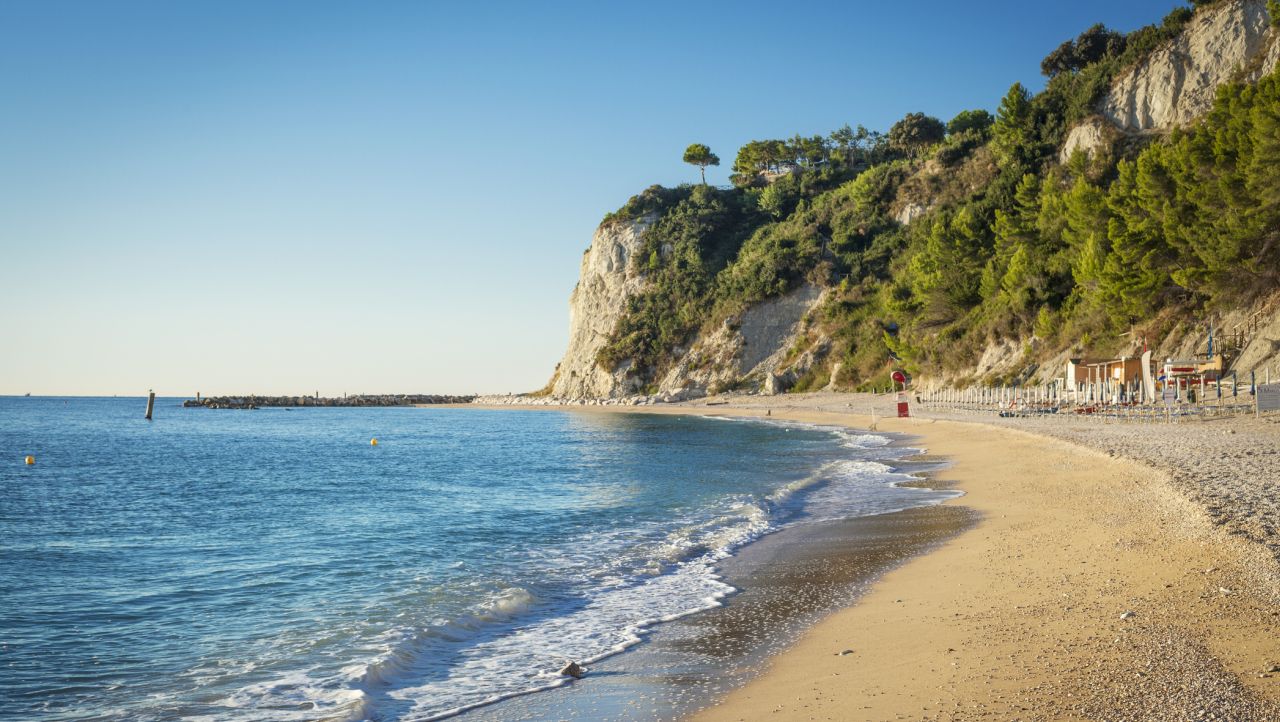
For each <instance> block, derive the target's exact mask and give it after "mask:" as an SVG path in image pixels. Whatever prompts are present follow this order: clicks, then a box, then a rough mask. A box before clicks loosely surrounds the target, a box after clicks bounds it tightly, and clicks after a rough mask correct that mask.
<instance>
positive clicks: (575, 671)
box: [560, 662, 586, 679]
mask: <svg viewBox="0 0 1280 722" xmlns="http://www.w3.org/2000/svg"><path fill="white" fill-rule="evenodd" d="M560 674H563V675H564V676H566V677H573V678H574V679H582V675H584V674H586V672H585V671H584V670H583V669H582V667H581V666H580V665H579V664H578V663H577V662H570V663H568V664H566V665H565V666H564V667H562V668H561V669H560Z"/></svg>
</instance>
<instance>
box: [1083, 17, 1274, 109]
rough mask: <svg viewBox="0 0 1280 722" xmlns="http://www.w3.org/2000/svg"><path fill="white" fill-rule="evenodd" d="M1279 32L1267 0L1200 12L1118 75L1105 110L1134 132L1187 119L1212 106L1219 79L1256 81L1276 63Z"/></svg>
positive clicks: (1219, 83)
mask: <svg viewBox="0 0 1280 722" xmlns="http://www.w3.org/2000/svg"><path fill="white" fill-rule="evenodd" d="M1274 35H1275V33H1273V32H1272V31H1271V17H1270V15H1268V14H1267V7H1266V2H1265V0H1236V2H1227V3H1222V4H1221V5H1217V6H1214V7H1210V8H1207V9H1205V10H1203V11H1201V12H1198V13H1196V16H1195V18H1193V19H1192V21H1191V22H1190V23H1189V24H1188V25H1187V28H1186V29H1185V30H1184V31H1183V33H1182V35H1180V36H1179V37H1178V38H1177V39H1176V40H1174V41H1173V42H1171V43H1170V44H1169V45H1167V46H1165V47H1163V48H1161V49H1159V50H1157V51H1156V52H1154V53H1152V55H1151V57H1150V58H1148V59H1147V60H1146V61H1145V62H1142V63H1140V64H1138V65H1137V66H1136V67H1134V68H1133V69H1132V70H1130V71H1129V72H1127V73H1125V74H1124V75H1121V76H1120V77H1119V78H1117V79H1116V80H1115V82H1114V83H1113V84H1112V86H1111V92H1110V93H1108V94H1107V97H1106V99H1105V100H1104V101H1103V103H1102V115H1103V117H1105V118H1106V119H1107V120H1109V121H1110V122H1111V123H1113V124H1114V125H1116V126H1117V127H1119V128H1121V129H1123V130H1126V131H1130V132H1133V131H1151V130H1169V129H1171V128H1173V127H1175V126H1180V125H1186V124H1187V123H1190V122H1192V121H1194V120H1196V119H1197V118H1199V117H1200V116H1202V115H1204V114H1205V113H1206V112H1207V111H1208V110H1209V108H1210V107H1212V106H1213V99H1214V97H1215V95H1216V92H1217V88H1218V86H1219V85H1222V84H1223V83H1226V82H1230V81H1231V80H1235V79H1241V80H1244V81H1246V82H1251V81H1254V80H1257V79H1258V78H1259V77H1261V76H1262V75H1265V74H1266V73H1268V72H1270V71H1271V69H1272V68H1274V67H1275V65H1276V57H1277V51H1278V50H1280V49H1278V48H1277V45H1276V43H1275V38H1274ZM1259 60H1261V62H1259ZM1240 71H1245V76H1244V77H1242V78H1237V77H1236V75H1237V73H1239V72H1240Z"/></svg>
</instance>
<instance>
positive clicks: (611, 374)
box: [551, 216, 654, 399]
mask: <svg viewBox="0 0 1280 722" xmlns="http://www.w3.org/2000/svg"><path fill="white" fill-rule="evenodd" d="M653 221H654V218H653V217H652V216H643V217H641V218H638V219H635V220H630V221H614V222H609V223H604V224H602V225H601V226H600V227H599V228H597V229H596V233H595V236H594V237H593V238H592V239H591V247H590V248H588V249H587V252H586V253H585V254H583V256H582V268H581V271H580V272H579V276H578V285H577V286H576V287H575V288H574V289H573V295H571V296H570V297H569V346H568V348H567V349H565V352H564V358H563V359H562V360H561V361H560V365H559V366H558V367H557V369H556V375H555V378H554V381H553V383H552V388H551V394H552V396H555V397H558V398H565V399H583V398H608V397H613V396H618V395H623V394H625V393H627V392H628V391H630V390H631V389H630V388H629V387H628V383H627V379H626V375H625V373H624V371H625V369H623V370H617V369H615V370H612V371H607V370H605V369H603V368H601V367H600V365H599V364H598V363H597V362H596V357H597V355H598V354H599V353H600V349H602V348H604V346H605V344H606V343H607V342H608V340H609V336H610V334H612V333H613V329H614V327H616V326H617V325H618V319H619V318H621V317H622V314H623V311H624V310H625V309H626V307H627V299H628V298H630V297H631V296H633V295H635V294H636V293H638V292H640V290H642V289H643V288H644V283H645V280H644V276H643V275H642V274H640V273H637V272H636V270H635V269H634V268H633V264H632V263H631V258H632V257H633V256H634V255H635V254H636V252H637V251H638V250H639V249H640V245H641V243H642V241H643V235H644V232H645V230H646V229H647V228H648V227H649V226H650V225H651V224H652V223H653Z"/></svg>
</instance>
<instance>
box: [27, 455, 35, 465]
mask: <svg viewBox="0 0 1280 722" xmlns="http://www.w3.org/2000/svg"><path fill="white" fill-rule="evenodd" d="M35 464H36V457H34V456H31V455H28V456H27V466H35Z"/></svg>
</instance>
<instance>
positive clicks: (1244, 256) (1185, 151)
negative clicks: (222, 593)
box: [597, 0, 1280, 390]
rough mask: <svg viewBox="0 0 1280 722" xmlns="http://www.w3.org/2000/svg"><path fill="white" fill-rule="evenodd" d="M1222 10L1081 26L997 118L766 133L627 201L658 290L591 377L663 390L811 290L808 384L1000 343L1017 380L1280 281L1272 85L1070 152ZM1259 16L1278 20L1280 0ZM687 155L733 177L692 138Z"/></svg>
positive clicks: (630, 301) (852, 380)
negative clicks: (639, 224)
mask: <svg viewBox="0 0 1280 722" xmlns="http://www.w3.org/2000/svg"><path fill="white" fill-rule="evenodd" d="M1224 1H1226V2H1230V1H1232V0H1224ZM1235 1H1240V0H1235ZM1221 4H1222V2H1198V3H1195V4H1194V7H1178V8H1175V9H1174V10H1173V11H1172V12H1170V13H1169V15H1168V16H1167V17H1165V18H1164V19H1163V21H1162V22H1160V23H1158V24H1154V25H1151V26H1148V27H1144V28H1141V29H1139V30H1137V31H1134V32H1132V33H1128V34H1121V33H1117V32H1114V31H1111V30H1108V29H1107V28H1105V27H1103V26H1101V25H1097V26H1094V27H1092V28H1088V29H1087V30H1085V31H1084V32H1083V33H1081V34H1080V35H1079V36H1078V37H1075V38H1072V39H1069V40H1067V41H1066V42H1064V43H1063V44H1062V45H1061V46H1059V47H1058V48H1056V49H1052V50H1051V52H1049V54H1048V55H1047V56H1046V57H1045V59H1044V62H1043V63H1042V70H1043V72H1044V74H1045V76H1046V77H1047V82H1046V84H1045V88H1044V90H1043V91H1041V92H1039V93H1036V94H1032V93H1031V92H1029V91H1028V90H1027V89H1026V88H1025V87H1024V86H1023V85H1021V84H1020V83H1014V84H1013V86H1012V87H1010V88H1009V90H1008V92H1007V93H1006V94H1005V96H1004V97H1003V98H1002V99H1000V100H999V103H998V106H997V107H996V109H995V112H994V113H990V112H988V111H987V110H983V109H974V110H967V111H964V112H961V113H959V114H958V115H956V116H955V117H954V118H950V119H938V118H932V117H929V116H927V115H925V114H923V113H910V114H907V115H906V116H905V117H903V118H902V119H901V120H900V121H898V122H897V123H896V124H894V125H893V126H892V127H891V128H889V129H887V131H886V132H883V133H882V132H877V131H872V130H868V129H866V128H864V127H861V126H857V127H849V126H845V127H842V128H839V129H836V130H834V131H833V132H831V133H829V134H827V135H815V136H811V137H806V136H800V135H797V136H795V137H792V138H789V139H764V140H756V141H752V142H750V143H747V144H746V145H744V146H743V147H742V148H740V149H739V150H738V152H737V154H736V157H735V158H734V160H733V163H732V169H733V175H732V181H733V185H732V187H727V188H717V187H712V186H707V185H705V184H701V183H699V184H690V185H687V186H681V187H678V188H662V187H659V186H654V187H651V188H649V189H648V190H646V191H644V192H643V193H640V194H639V195H637V196H635V197H633V198H631V199H630V200H629V201H628V202H627V203H626V205H624V206H623V207H622V208H620V209H619V210H618V211H616V212H614V213H612V214H610V215H609V216H608V217H606V219H605V225H606V226H607V225H609V224H611V223H619V222H624V221H628V220H631V221H634V220H636V219H645V220H646V225H645V226H644V232H643V235H642V237H641V244H642V246H641V252H639V253H636V254H634V255H633V256H632V257H631V259H630V261H629V263H631V264H632V270H633V271H634V272H635V273H637V274H639V275H640V276H642V277H643V279H644V285H643V287H642V289H641V290H640V291H639V292H638V293H635V294H634V295H632V296H630V297H629V298H627V299H626V305H625V309H624V311H623V313H622V314H621V317H620V319H619V320H618V322H617V325H616V328H614V330H613V333H612V334H611V336H610V337H609V338H608V340H607V342H606V343H604V344H603V346H602V347H601V348H600V350H599V353H598V357H597V362H598V363H599V364H600V367H601V368H603V369H606V370H613V369H623V371H621V372H620V373H625V374H626V375H627V377H628V378H631V379H633V380H634V382H635V383H634V388H637V389H650V390H651V389H653V388H654V385H655V384H656V383H657V382H658V380H659V379H661V378H662V376H663V375H664V374H665V373H666V372H667V371H668V370H669V369H670V367H671V366H672V364H674V363H675V362H676V361H677V360H678V357H679V355H680V354H681V353H683V352H684V350H685V349H687V348H688V347H689V346H690V344H691V343H693V341H694V340H695V339H696V338H699V337H703V336H706V335H708V334H710V333H712V332H713V331H714V330H715V329H717V328H719V327H721V326H723V325H725V324H729V325H732V324H734V323H735V322H736V319H737V318H739V316H740V315H741V314H742V313H743V312H744V311H745V310H746V309H748V308H750V307H751V306H752V305H753V304H757V303H760V302H762V301H764V300H766V299H770V298H776V297H780V296H782V295H784V294H787V293H788V292H790V291H792V290H793V289H796V288H798V287H800V286H801V285H806V284H811V285H813V286H816V287H818V288H820V289H823V290H824V293H823V294H822V301H821V302H820V304H819V305H818V306H817V307H816V308H814V309H813V310H812V312H811V313H810V314H809V317H808V319H807V321H806V325H805V331H804V336H803V338H802V339H801V340H800V341H799V342H798V343H797V345H796V347H795V348H794V349H793V350H792V355H793V356H794V355H798V354H800V353H802V352H804V351H805V349H806V348H807V347H808V346H810V345H811V344H815V343H817V341H818V340H821V341H822V343H821V347H820V348H818V350H817V353H816V357H817V362H816V363H812V364H808V365H807V366H806V368H804V370H803V372H802V373H801V374H800V375H799V376H798V377H797V378H796V379H795V388H797V389H802V390H803V389H808V388H820V387H823V386H827V385H828V384H833V385H834V386H836V387H841V388H859V387H867V386H871V385H880V386H883V385H884V374H885V372H886V369H887V368H888V366H889V365H890V363H891V362H892V363H896V364H898V365H902V366H905V367H906V368H907V369H908V370H910V371H912V372H914V373H916V374H923V375H926V376H929V375H935V376H941V375H950V376H953V377H958V376H963V375H964V374H965V373H966V372H967V371H968V370H971V369H973V368H974V366H975V364H976V362H977V360H978V359H979V357H981V356H982V354H983V353H984V350H986V349H988V348H990V347H991V346H992V345H993V344H1001V343H1003V344H1005V345H1006V346H1010V345H1012V346H1013V347H1016V348H1018V349H1020V351H1019V353H1021V354H1022V355H1023V356H1024V357H1025V358H1024V359H1023V361H1024V363H1023V364H1022V366H1020V368H1033V367H1034V365H1035V363H1036V362H1037V361H1039V360H1042V359H1043V358H1046V357H1047V356H1049V355H1051V354H1053V353H1058V352H1061V351H1063V350H1064V349H1071V350H1073V351H1079V352H1100V353H1111V352H1116V351H1118V350H1120V349H1121V347H1122V346H1123V345H1124V344H1127V343H1131V342H1132V338H1133V336H1126V335H1124V334H1128V333H1129V332H1131V331H1133V330H1134V329H1135V328H1137V329H1139V330H1140V331H1142V332H1144V333H1147V334H1150V335H1152V336H1154V335H1156V334H1159V333H1160V332H1161V331H1162V327H1161V325H1162V324H1165V325H1167V324H1168V323H1170V319H1171V318H1174V317H1176V316H1178V315H1182V314H1195V313H1202V312H1205V311H1206V310H1211V309H1214V308H1220V307H1227V306H1231V305H1233V304H1243V303H1247V302H1248V301H1250V300H1251V299H1253V298H1255V297H1256V296H1258V295H1259V294H1262V293H1264V292H1268V291H1270V290H1273V289H1275V288H1277V286H1280V75H1278V74H1277V73H1276V72H1270V73H1268V74H1266V75H1263V76H1262V77H1261V79H1260V80H1257V81H1256V82H1234V83H1227V84H1224V85H1222V86H1220V87H1219V88H1218V90H1217V99H1216V102H1214V103H1213V107H1212V109H1211V110H1210V111H1209V112H1208V113H1207V114H1205V115H1203V117H1202V118H1200V120H1199V121H1198V122H1196V123H1194V124H1191V125H1189V126H1187V127H1184V128H1174V129H1172V130H1170V131H1168V132H1160V133H1145V134H1140V135H1131V136H1125V137H1123V138H1120V139H1117V140H1116V142H1113V143H1110V144H1106V145H1105V146H1099V147H1098V148H1095V149H1081V150H1076V151H1075V152H1074V153H1071V154H1069V155H1066V156H1063V155H1062V148H1063V146H1064V142H1065V141H1066V138H1067V135H1068V132H1069V131H1070V130H1071V129H1072V128H1073V127H1076V126H1077V125H1079V124H1080V123H1082V122H1083V121H1086V120H1087V119H1089V118H1090V117H1092V116H1095V115H1096V114H1097V112H1098V107H1099V103H1100V102H1101V101H1102V99H1103V97H1104V95H1105V94H1106V93H1107V92H1108V89H1109V88H1110V87H1111V86H1112V83H1113V80H1114V79H1115V78H1117V77H1118V76H1119V75H1120V74H1121V73H1124V72H1126V70H1128V69H1131V68H1133V67H1135V66H1136V65H1137V64H1139V63H1142V62H1143V61H1144V60H1145V59H1147V58H1148V57H1150V56H1151V54H1152V53H1153V52H1156V51H1157V50H1158V49H1159V48H1160V47H1161V46H1162V45H1164V44H1166V43H1168V42H1170V41H1171V40H1172V39H1174V38H1177V37H1178V36H1179V34H1180V33H1182V32H1183V30H1184V28H1185V27H1186V26H1187V25H1188V23H1190V22H1192V21H1193V20H1194V18H1196V16H1197V15H1198V14H1199V13H1205V12H1212V11H1213V10H1214V6H1217V5H1221ZM1266 9H1267V11H1268V12H1269V13H1270V15H1271V18H1272V20H1271V22H1272V24H1273V25H1274V24H1278V23H1280V2H1276V0H1269V1H1268V2H1266ZM1270 33H1271V36H1272V37H1274V36H1275V35H1276V33H1277V31H1275V30H1271V31H1270ZM1242 77H1243V76H1242ZM685 160H686V162H689V163H692V164H693V165H695V166H697V167H699V169H702V170H705V168H706V166H707V165H709V164H712V165H714V164H718V163H719V158H718V157H716V156H715V155H714V154H713V153H712V152H711V149H710V148H707V147H706V146H704V145H701V144H694V145H693V146H690V149H689V151H686V154H685ZM833 371H834V372H836V377H835V378H834V379H833V378H832V373H833ZM975 380H977V379H975Z"/></svg>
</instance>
